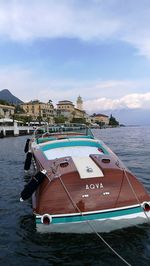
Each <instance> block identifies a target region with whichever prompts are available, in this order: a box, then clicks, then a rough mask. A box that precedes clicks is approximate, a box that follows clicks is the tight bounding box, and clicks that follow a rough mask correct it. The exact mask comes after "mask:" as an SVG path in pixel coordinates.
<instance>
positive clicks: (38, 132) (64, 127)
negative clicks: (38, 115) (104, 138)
mask: <svg viewBox="0 0 150 266" xmlns="http://www.w3.org/2000/svg"><path fill="white" fill-rule="evenodd" d="M63 134H64V135H65V134H67V135H68V136H69V134H70V135H72V134H74V135H85V136H90V137H92V138H93V137H94V136H93V133H92V131H91V130H90V128H89V127H88V126H87V125H85V124H57V125H43V126H40V127H36V128H35V130H34V133H33V136H34V138H35V139H37V138H44V137H48V136H54V135H55V136H57V135H63Z"/></svg>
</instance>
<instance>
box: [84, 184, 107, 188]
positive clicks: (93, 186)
mask: <svg viewBox="0 0 150 266" xmlns="http://www.w3.org/2000/svg"><path fill="white" fill-rule="evenodd" d="M103 187H104V186H103V184H102V183H97V184H89V185H88V184H86V187H85V189H100V188H103Z"/></svg>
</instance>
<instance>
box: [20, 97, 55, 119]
mask: <svg viewBox="0 0 150 266" xmlns="http://www.w3.org/2000/svg"><path fill="white" fill-rule="evenodd" d="M21 107H22V108H23V110H24V111H25V113H26V115H27V116H31V117H32V118H33V119H35V120H36V119H38V118H41V119H43V120H49V122H50V123H51V122H52V120H53V116H54V106H53V104H52V101H49V102H48V103H43V102H40V101H39V100H34V101H30V102H28V103H23V104H21Z"/></svg>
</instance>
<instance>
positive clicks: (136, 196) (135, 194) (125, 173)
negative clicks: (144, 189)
mask: <svg viewBox="0 0 150 266" xmlns="http://www.w3.org/2000/svg"><path fill="white" fill-rule="evenodd" d="M121 169H122V170H123V173H124V175H125V177H126V179H127V181H128V183H129V186H130V188H131V190H132V192H133V194H134V196H135V198H136V200H137V203H138V204H139V205H140V206H141V209H142V210H143V212H144V214H145V216H146V218H147V220H148V223H149V224H150V218H149V216H148V215H147V213H146V212H145V210H144V208H143V206H142V204H141V202H140V200H139V198H138V195H137V193H136V191H135V189H134V187H133V186H132V184H131V182H130V179H129V177H128V175H127V172H126V169H125V168H121Z"/></svg>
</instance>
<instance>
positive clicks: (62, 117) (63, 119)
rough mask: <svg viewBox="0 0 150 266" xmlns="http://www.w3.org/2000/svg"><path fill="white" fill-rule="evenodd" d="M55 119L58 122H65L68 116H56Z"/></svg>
mask: <svg viewBox="0 0 150 266" xmlns="http://www.w3.org/2000/svg"><path fill="white" fill-rule="evenodd" d="M54 121H55V123H56V124H60V123H65V121H66V118H65V117H64V116H63V115H59V116H55V117H54Z"/></svg>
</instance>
